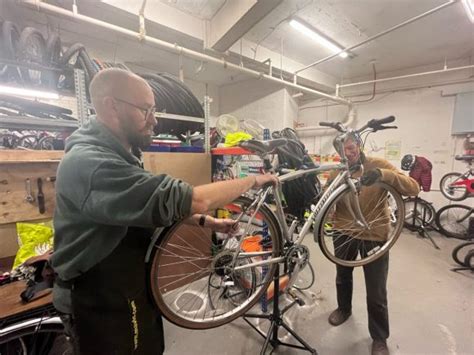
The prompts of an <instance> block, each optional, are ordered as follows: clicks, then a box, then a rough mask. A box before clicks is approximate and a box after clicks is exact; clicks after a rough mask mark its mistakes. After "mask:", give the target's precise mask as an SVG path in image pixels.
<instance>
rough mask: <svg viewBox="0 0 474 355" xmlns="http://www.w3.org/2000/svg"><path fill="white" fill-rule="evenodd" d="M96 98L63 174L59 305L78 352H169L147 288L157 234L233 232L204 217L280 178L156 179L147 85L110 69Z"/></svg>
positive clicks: (97, 83)
mask: <svg viewBox="0 0 474 355" xmlns="http://www.w3.org/2000/svg"><path fill="white" fill-rule="evenodd" d="M90 94H91V98H92V103H93V106H94V108H95V110H96V116H95V117H94V116H93V117H91V118H90V122H89V124H88V125H87V126H85V127H82V128H80V129H79V130H77V131H76V132H75V133H74V134H73V135H71V137H70V138H69V139H68V141H67V143H66V154H65V156H64V158H63V159H62V161H61V164H60V165H59V169H58V174H57V181H56V209H55V214H54V229H55V239H54V248H55V251H54V255H53V257H52V265H53V267H54V269H55V271H56V272H57V275H58V277H57V282H56V283H55V287H54V292H53V302H54V305H55V307H56V308H57V310H58V311H59V312H60V313H61V314H62V315H61V317H62V319H63V322H64V324H65V326H66V329H67V332H68V333H69V334H70V335H71V338H72V340H73V344H74V348H75V352H76V353H77V354H101V355H105V354H107V355H109V354H132V353H133V354H146V355H149V354H161V353H162V352H163V351H164V340H163V326H162V321H161V316H160V314H159V313H158V312H157V310H156V309H155V308H154V306H153V304H152V302H151V301H150V300H149V298H148V293H147V288H146V267H145V254H146V251H147V248H148V244H149V243H150V237H151V236H152V233H153V231H154V228H156V227H159V226H169V225H171V224H173V223H174V222H176V221H178V220H183V219H186V218H190V220H193V219H194V220H200V221H202V222H204V225H205V226H207V227H209V228H211V229H214V230H216V231H221V232H228V231H230V230H231V228H232V221H231V220H220V219H214V218H213V217H211V216H204V217H203V216H202V215H200V214H201V213H205V212H206V211H212V210H214V209H216V208H217V207H219V206H222V205H224V204H226V203H229V202H231V201H233V200H234V199H235V198H237V197H238V196H239V195H241V194H242V193H244V192H246V191H247V190H249V189H251V188H252V187H254V188H258V187H260V186H262V185H263V184H266V183H276V181H277V180H276V178H275V177H274V176H271V175H262V176H258V177H248V178H244V179H237V180H233V181H225V182H218V183H214V184H208V185H203V186H197V187H192V186H190V185H189V184H187V183H185V182H183V181H181V180H178V179H174V178H173V177H171V176H168V175H153V174H151V173H149V172H147V171H145V170H143V169H142V164H141V161H140V159H138V158H137V157H136V156H135V155H134V154H132V152H133V151H135V150H137V149H143V148H145V147H147V146H148V145H149V144H150V142H151V137H152V135H153V128H154V126H155V125H156V123H157V121H156V118H155V115H154V112H155V101H154V96H153V92H152V90H151V88H150V86H149V85H148V84H147V82H146V81H144V80H143V79H142V78H140V77H138V76H136V75H134V74H132V73H130V72H127V71H123V70H119V69H106V70H103V71H101V72H100V73H98V74H97V75H96V76H95V77H94V79H93V81H92V82H91V85H90Z"/></svg>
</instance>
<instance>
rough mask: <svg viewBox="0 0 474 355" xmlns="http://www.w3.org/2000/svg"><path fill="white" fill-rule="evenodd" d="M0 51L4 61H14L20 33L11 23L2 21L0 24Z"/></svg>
mask: <svg viewBox="0 0 474 355" xmlns="http://www.w3.org/2000/svg"><path fill="white" fill-rule="evenodd" d="M2 38H3V41H2V49H3V53H4V54H3V55H4V56H5V58H6V59H11V60H15V59H16V53H17V48H18V41H19V40H20V31H19V30H18V27H17V26H16V25H15V24H14V23H13V22H11V21H3V23H2Z"/></svg>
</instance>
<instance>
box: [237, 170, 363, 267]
mask: <svg viewBox="0 0 474 355" xmlns="http://www.w3.org/2000/svg"><path fill="white" fill-rule="evenodd" d="M330 170H340V171H342V172H340V173H339V174H338V175H337V176H336V178H335V179H334V180H333V181H332V182H331V184H330V185H329V187H328V188H327V189H326V191H325V192H324V193H323V195H322V196H321V198H320V199H319V201H318V203H317V204H316V206H315V207H314V208H313V209H312V211H311V214H310V215H309V217H308V219H307V221H306V222H305V224H304V225H303V227H302V229H301V231H300V232H299V234H298V236H297V238H296V240H294V241H293V240H292V236H290V235H289V231H290V227H288V226H287V224H286V219H285V215H284V212H283V205H282V201H281V193H282V188H281V184H283V183H285V182H287V181H291V180H294V179H297V178H299V177H302V176H305V175H308V174H314V173H321V172H324V171H330ZM279 180H280V185H279V186H278V187H276V188H275V193H274V198H275V204H276V212H275V216H276V217H277V220H278V223H279V226H280V230H281V231H282V234H283V238H284V239H285V240H286V241H288V242H291V241H293V244H295V245H300V244H301V243H302V242H303V240H304V238H305V236H306V235H307V234H308V231H309V229H310V227H311V225H312V224H313V222H314V220H315V219H316V218H317V216H318V215H319V214H320V212H321V211H322V209H323V207H324V206H325V205H326V202H327V201H328V200H329V198H330V197H331V195H332V194H333V193H334V191H335V190H336V189H337V188H338V187H339V186H340V185H341V184H342V183H343V182H345V183H347V184H348V185H349V187H350V188H351V190H352V191H353V192H354V194H353V195H351V196H354V197H355V196H356V193H357V187H356V186H355V184H354V182H353V181H352V180H351V178H350V173H349V170H348V169H347V165H346V164H344V163H341V164H331V165H323V166H320V167H317V168H313V169H307V170H296V171H292V172H290V173H288V174H285V175H282V176H280V177H279ZM269 189H271V187H268V188H267V191H265V192H263V191H261V192H260V193H259V195H258V198H257V199H256V201H254V203H253V204H258V205H259V206H260V205H261V204H262V203H263V200H264V198H263V196H266V195H267V192H268V190H269ZM257 201H258V202H257ZM349 203H350V206H349V207H351V208H352V215H353V217H354V220H355V221H356V223H357V224H359V225H361V226H363V227H367V222H366V221H365V218H364V216H363V215H362V211H361V210H360V206H359V202H358V200H357V199H355V198H351V199H350V201H349ZM248 223H250V221H249V222H248ZM263 255H267V256H271V251H268V252H241V253H238V254H236V255H235V256H234V262H235V260H237V258H251V257H256V256H263ZM284 260H285V257H284V256H281V257H276V258H269V259H267V260H262V261H258V262H254V263H250V264H245V265H240V266H235V263H234V270H241V269H246V268H249V267H255V266H260V265H268V264H274V263H279V262H282V261H284Z"/></svg>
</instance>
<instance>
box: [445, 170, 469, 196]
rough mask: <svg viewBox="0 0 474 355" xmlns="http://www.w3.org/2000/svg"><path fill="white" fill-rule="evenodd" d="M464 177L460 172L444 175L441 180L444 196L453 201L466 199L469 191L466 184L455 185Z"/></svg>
mask: <svg viewBox="0 0 474 355" xmlns="http://www.w3.org/2000/svg"><path fill="white" fill-rule="evenodd" d="M462 179H463V177H462V175H461V174H460V173H448V174H446V175H444V176H443V177H442V178H441V180H440V182H439V188H440V190H441V193H442V194H443V195H444V197H446V198H447V199H450V200H452V201H461V200H464V199H465V198H466V197H467V195H468V193H469V192H468V191H467V188H466V186H464V185H455V183H456V182H459V181H462Z"/></svg>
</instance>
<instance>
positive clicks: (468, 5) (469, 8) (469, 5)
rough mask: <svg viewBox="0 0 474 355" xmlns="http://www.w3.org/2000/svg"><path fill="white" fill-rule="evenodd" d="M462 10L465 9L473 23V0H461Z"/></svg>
mask: <svg viewBox="0 0 474 355" xmlns="http://www.w3.org/2000/svg"><path fill="white" fill-rule="evenodd" d="M462 4H463V5H464V10H466V13H467V17H469V20H471V22H472V23H474V0H462Z"/></svg>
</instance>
